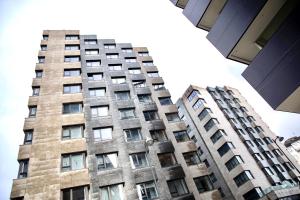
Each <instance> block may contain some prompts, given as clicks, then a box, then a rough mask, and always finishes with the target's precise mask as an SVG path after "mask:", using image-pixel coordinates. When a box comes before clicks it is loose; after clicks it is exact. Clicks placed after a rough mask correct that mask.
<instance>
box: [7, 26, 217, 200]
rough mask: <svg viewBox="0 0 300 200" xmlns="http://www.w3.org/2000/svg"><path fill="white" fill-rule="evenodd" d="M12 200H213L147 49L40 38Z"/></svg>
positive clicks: (70, 34)
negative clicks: (39, 48)
mask: <svg viewBox="0 0 300 200" xmlns="http://www.w3.org/2000/svg"><path fill="white" fill-rule="evenodd" d="M35 72H36V76H35V77H34V78H33V81H32V90H33V93H32V96H30V97H29V101H28V108H29V115H28V117H27V118H26V119H25V123H24V134H25V139H24V144H22V145H20V149H19V155H18V162H19V165H20V167H19V172H18V177H17V179H14V180H13V185H12V190H11V199H14V200H20V199H25V200H29V199H62V200H85V199H101V200H135V199H140V200H150V199H160V200H169V199H176V200H192V199H197V200H198V199H205V200H207V199H214V200H217V199H221V195H220V193H219V191H218V190H217V189H214V187H213V185H212V182H211V179H210V178H209V176H208V175H209V173H208V169H207V167H206V166H205V164H204V163H201V162H200V159H199V157H198V154H197V148H196V145H195V143H194V142H193V141H192V140H190V139H189V138H188V137H187V133H186V130H187V127H186V125H185V123H184V121H182V120H180V118H179V116H178V113H177V107H176V105H174V104H173V103H172V101H171V95H170V93H169V91H168V90H167V89H166V88H165V86H164V81H163V79H162V78H161V77H160V76H159V74H158V69H157V67H156V66H155V65H154V64H153V60H152V58H151V56H149V52H148V50H147V48H144V47H139V48H135V47H132V46H131V44H129V43H115V41H114V40H111V39H97V37H96V35H80V33H79V31H76V30H49V31H48V30H46V31H44V32H43V40H42V41H41V50H40V51H39V53H38V63H37V64H36V67H35Z"/></svg>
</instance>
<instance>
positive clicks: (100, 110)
mask: <svg viewBox="0 0 300 200" xmlns="http://www.w3.org/2000/svg"><path fill="white" fill-rule="evenodd" d="M91 112H92V117H105V116H108V106H93V107H91Z"/></svg>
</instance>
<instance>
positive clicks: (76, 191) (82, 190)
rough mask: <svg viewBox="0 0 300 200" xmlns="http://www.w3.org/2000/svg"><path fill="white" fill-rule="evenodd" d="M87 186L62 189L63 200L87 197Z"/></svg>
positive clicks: (79, 199) (82, 199)
mask: <svg viewBox="0 0 300 200" xmlns="http://www.w3.org/2000/svg"><path fill="white" fill-rule="evenodd" d="M87 196H88V192H87V187H76V188H68V189H63V190H62V200H84V199H87Z"/></svg>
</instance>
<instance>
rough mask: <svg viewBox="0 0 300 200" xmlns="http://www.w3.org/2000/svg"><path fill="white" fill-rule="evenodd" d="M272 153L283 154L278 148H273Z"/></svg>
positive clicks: (278, 155)
mask: <svg viewBox="0 0 300 200" xmlns="http://www.w3.org/2000/svg"><path fill="white" fill-rule="evenodd" d="M273 153H274V154H275V156H276V157H280V156H283V154H282V152H281V151H280V150H279V149H274V150H273Z"/></svg>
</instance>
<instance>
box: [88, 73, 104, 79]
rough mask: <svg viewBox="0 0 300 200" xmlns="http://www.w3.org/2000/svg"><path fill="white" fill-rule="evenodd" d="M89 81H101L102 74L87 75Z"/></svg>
mask: <svg viewBox="0 0 300 200" xmlns="http://www.w3.org/2000/svg"><path fill="white" fill-rule="evenodd" d="M87 76H88V79H89V81H101V80H102V79H103V73H88V74H87Z"/></svg>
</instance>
